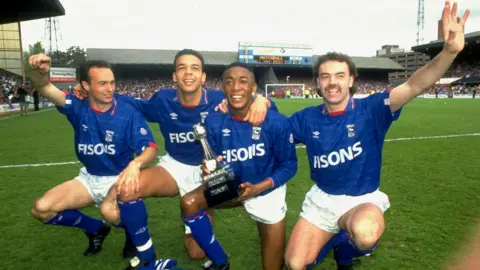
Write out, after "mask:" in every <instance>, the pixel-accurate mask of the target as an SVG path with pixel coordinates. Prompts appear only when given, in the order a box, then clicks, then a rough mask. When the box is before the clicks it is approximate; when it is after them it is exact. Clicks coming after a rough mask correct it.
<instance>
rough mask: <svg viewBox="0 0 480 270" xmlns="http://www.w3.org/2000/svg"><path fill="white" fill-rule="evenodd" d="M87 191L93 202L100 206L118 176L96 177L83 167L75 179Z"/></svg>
mask: <svg viewBox="0 0 480 270" xmlns="http://www.w3.org/2000/svg"><path fill="white" fill-rule="evenodd" d="M75 179H77V180H78V181H80V183H82V184H83V186H84V187H85V188H86V189H87V190H88V193H90V196H92V198H93V200H94V201H95V203H96V204H97V206H100V205H101V204H102V202H103V200H104V199H105V197H106V196H107V194H108V192H109V191H110V189H111V188H112V186H113V185H115V183H117V180H118V175H116V176H97V175H92V174H89V173H88V172H87V169H85V167H83V168H81V169H80V173H79V174H78V176H77V177H75Z"/></svg>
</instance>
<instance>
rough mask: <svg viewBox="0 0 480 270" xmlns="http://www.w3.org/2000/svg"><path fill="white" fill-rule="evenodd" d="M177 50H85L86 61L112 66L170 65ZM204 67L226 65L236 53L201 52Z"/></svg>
mask: <svg viewBox="0 0 480 270" xmlns="http://www.w3.org/2000/svg"><path fill="white" fill-rule="evenodd" d="M177 52H178V50H141V49H96V48H88V49H87V59H88V60H105V61H108V62H110V63H112V64H130V65H134V64H158V65H172V64H173V58H175V54H176V53H177ZM201 53H202V55H203V57H204V58H205V65H228V64H230V63H231V62H233V61H235V60H236V58H237V53H236V52H212V51H205V52H201Z"/></svg>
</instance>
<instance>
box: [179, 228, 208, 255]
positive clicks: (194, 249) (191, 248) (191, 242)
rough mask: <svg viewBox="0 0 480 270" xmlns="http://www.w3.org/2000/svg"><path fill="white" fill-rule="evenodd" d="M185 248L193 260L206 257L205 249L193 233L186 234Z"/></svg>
mask: <svg viewBox="0 0 480 270" xmlns="http://www.w3.org/2000/svg"><path fill="white" fill-rule="evenodd" d="M184 245H185V250H186V251H187V254H188V257H189V258H190V259H191V260H196V261H201V260H203V259H205V257H206V255H205V252H204V251H203V249H202V248H201V247H200V246H199V245H198V243H197V241H195V239H194V238H193V237H192V235H190V234H189V235H185V240H184Z"/></svg>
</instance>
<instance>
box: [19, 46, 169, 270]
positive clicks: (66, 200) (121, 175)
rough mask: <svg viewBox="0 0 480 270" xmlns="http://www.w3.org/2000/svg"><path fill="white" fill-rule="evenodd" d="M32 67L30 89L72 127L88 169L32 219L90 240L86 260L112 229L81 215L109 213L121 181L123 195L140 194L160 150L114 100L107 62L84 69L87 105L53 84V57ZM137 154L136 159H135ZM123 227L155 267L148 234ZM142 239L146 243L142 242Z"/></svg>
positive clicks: (49, 195)
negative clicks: (96, 210)
mask: <svg viewBox="0 0 480 270" xmlns="http://www.w3.org/2000/svg"><path fill="white" fill-rule="evenodd" d="M29 62H30V65H31V67H32V70H31V73H30V78H31V81H32V84H33V85H34V86H35V88H36V89H38V90H39V92H40V93H41V94H42V95H43V96H45V97H47V98H48V99H50V100H51V101H52V102H53V103H54V104H55V105H56V106H57V109H58V111H59V112H60V113H62V114H64V115H65V116H66V117H67V119H68V121H69V122H70V124H71V125H72V127H73V129H74V133H75V141H74V143H75V153H76V155H77V157H78V159H79V161H80V162H81V163H82V164H83V165H84V167H83V168H81V169H80V174H79V175H78V176H77V177H75V178H74V179H73V180H70V181H67V182H65V183H63V184H60V185H58V186H56V187H54V188H52V189H50V190H49V191H47V192H46V193H45V194H43V195H42V196H41V197H40V198H39V199H37V200H36V201H35V203H34V206H33V209H32V215H33V216H34V217H35V218H37V219H39V220H40V221H43V222H44V223H45V224H50V225H61V226H67V227H78V228H81V229H83V230H84V231H85V232H86V234H87V236H88V238H89V247H88V249H87V250H86V251H85V252H84V255H85V256H88V255H93V254H96V253H98V252H99V251H100V250H101V248H102V243H103V241H104V239H105V238H106V237H107V235H108V234H109V232H110V226H108V225H107V224H106V223H104V222H102V221H100V220H97V219H94V218H91V217H89V216H87V215H85V214H83V213H81V212H80V211H79V210H78V209H81V208H84V207H87V206H91V205H93V204H97V205H98V206H99V207H100V210H101V212H102V213H103V212H105V211H104V209H103V208H104V205H105V204H106V203H107V201H113V202H115V200H116V191H115V188H114V186H115V184H116V183H117V180H118V184H120V186H121V187H122V188H123V189H134V188H136V186H138V175H139V174H140V169H141V168H142V167H143V166H146V165H148V164H149V163H150V162H151V161H152V160H153V159H154V158H155V157H156V154H157V146H156V144H155V141H154V139H153V136H152V133H151V131H150V129H149V127H148V125H147V124H146V122H145V121H144V119H143V118H142V117H141V115H140V113H138V112H136V110H135V109H134V108H133V107H131V106H130V105H128V104H126V103H123V102H121V101H117V100H116V99H115V98H114V97H113V94H114V91H115V78H114V75H113V72H112V70H111V68H110V65H109V64H108V63H107V62H104V61H90V62H87V63H86V64H85V65H84V66H83V67H82V68H81V69H80V83H81V84H82V87H83V88H84V89H86V90H87V91H88V93H89V96H88V99H85V100H83V101H82V100H79V99H78V98H76V97H75V96H74V95H73V94H71V93H70V94H67V95H65V94H64V93H63V92H62V91H60V90H59V89H58V88H56V87H55V86H54V85H52V84H51V83H49V75H48V74H49V72H50V63H51V60H50V57H48V56H46V55H44V54H38V55H33V56H31V57H30V59H29ZM134 154H137V155H138V156H137V157H136V158H134ZM107 194H108V195H107ZM104 201H105V202H104ZM123 225H124V228H125V229H126V231H127V232H128V235H129V236H132V235H134V236H135V237H131V240H132V244H133V247H137V249H139V250H142V251H143V250H148V249H149V250H150V253H151V254H150V255H151V258H150V260H151V261H152V264H155V263H154V262H153V260H154V259H155V254H154V253H153V248H152V243H151V239H150V235H149V232H148V229H147V230H143V231H141V232H139V231H136V230H132V228H130V227H129V225H130V224H128V222H125V224H123ZM139 235H141V237H140V236H139ZM143 239H146V240H145V241H144V242H142V241H143ZM174 264H176V262H175V261H174V260H171V261H168V267H169V268H171V267H173V266H174ZM152 268H153V267H152ZM159 269H168V268H166V267H165V268H159Z"/></svg>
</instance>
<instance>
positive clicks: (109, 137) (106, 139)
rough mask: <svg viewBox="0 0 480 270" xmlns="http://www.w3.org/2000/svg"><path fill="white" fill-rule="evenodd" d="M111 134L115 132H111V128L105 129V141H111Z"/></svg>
mask: <svg viewBox="0 0 480 270" xmlns="http://www.w3.org/2000/svg"><path fill="white" fill-rule="evenodd" d="M113 134H115V132H113V131H111V130H107V131H105V141H106V142H112V141H113Z"/></svg>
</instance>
